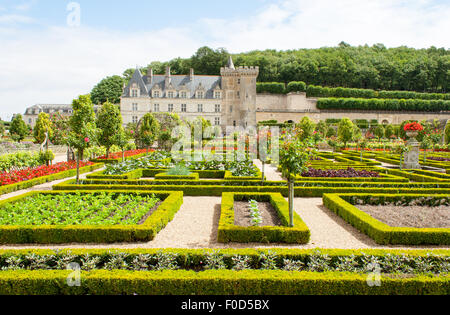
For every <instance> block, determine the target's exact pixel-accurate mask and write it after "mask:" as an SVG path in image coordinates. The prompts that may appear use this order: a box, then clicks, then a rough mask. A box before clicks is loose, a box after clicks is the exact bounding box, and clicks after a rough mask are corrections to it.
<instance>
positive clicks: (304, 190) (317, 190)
mask: <svg viewBox="0 0 450 315" xmlns="http://www.w3.org/2000/svg"><path fill="white" fill-rule="evenodd" d="M98 181H104V182H105V183H104V184H83V185H76V184H75V181H74V180H68V181H66V182H64V183H61V184H57V185H53V189H54V190H66V191H70V190H125V191H126V190H129V191H130V190H131V191H143V190H144V191H153V190H155V191H182V192H183V193H184V194H185V195H186V196H192V197H194V196H217V197H220V196H222V193H224V192H255V193H281V194H282V195H283V196H287V194H288V188H287V186H223V185H202V184H201V182H199V181H197V182H198V184H196V185H169V184H167V183H166V184H162V183H161V184H160V182H157V181H154V184H153V185H125V184H122V185H121V184H119V183H120V181H117V184H111V183H110V182H111V181H105V180H98ZM344 184H345V183H344ZM368 184H371V183H368ZM373 184H374V185H375V184H380V183H373ZM388 184H392V183H388ZM397 184H399V185H403V184H408V183H397ZM423 184H426V183H423ZM429 184H431V186H433V185H434V186H439V185H440V184H434V183H429ZM418 185H421V184H418ZM412 190H414V192H415V193H424V194H450V188H436V187H430V188H420V187H418V188H415V187H413V186H411V187H410V188H407V187H405V188H401V187H394V188H389V187H367V188H365V187H326V186H323V187H298V186H297V187H295V188H294V192H295V197H308V198H321V197H322V196H323V194H326V193H361V192H365V193H375V194H377V193H378V194H380V193H388V194H410V193H411V191H412Z"/></svg>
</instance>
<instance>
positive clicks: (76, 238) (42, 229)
mask: <svg viewBox="0 0 450 315" xmlns="http://www.w3.org/2000/svg"><path fill="white" fill-rule="evenodd" d="M76 192H77V193H85V194H92V193H94V194H99V193H102V192H105V193H122V194H144V195H150V194H155V195H156V196H158V197H160V198H164V201H163V202H162V203H161V205H160V206H159V207H158V209H157V210H156V211H154V212H153V213H152V215H151V216H150V217H148V219H147V220H146V221H145V222H144V223H143V224H141V225H131V226H119V225H117V226H106V225H105V226H101V225H100V226H89V225H73V226H46V225H40V226H13V225H2V226H0V244H64V243H114V242H145V241H151V240H153V239H154V238H155V236H156V234H157V233H158V232H159V231H161V230H162V229H163V228H164V227H165V226H166V225H167V223H168V222H170V221H171V220H172V219H173V217H174V215H175V214H176V213H177V212H178V210H179V209H180V207H181V205H182V203H183V193H182V192H180V191H177V192H167V191H151V192H130V191H127V190H108V191H101V190H99V191H95V192H92V191H86V190H77V191H76ZM73 193H75V192H74V191H32V192H29V193H25V194H22V195H20V196H16V197H12V198H9V199H5V200H1V201H0V207H1V206H2V205H3V204H6V203H11V202H17V201H19V200H21V199H23V198H26V197H30V196H34V195H37V194H46V195H49V194H53V195H56V194H73Z"/></svg>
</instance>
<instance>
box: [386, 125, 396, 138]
mask: <svg viewBox="0 0 450 315" xmlns="http://www.w3.org/2000/svg"><path fill="white" fill-rule="evenodd" d="M384 135H385V136H386V138H388V139H391V138H392V136H393V135H395V130H394V126H392V125H387V126H386V129H385V130H384Z"/></svg>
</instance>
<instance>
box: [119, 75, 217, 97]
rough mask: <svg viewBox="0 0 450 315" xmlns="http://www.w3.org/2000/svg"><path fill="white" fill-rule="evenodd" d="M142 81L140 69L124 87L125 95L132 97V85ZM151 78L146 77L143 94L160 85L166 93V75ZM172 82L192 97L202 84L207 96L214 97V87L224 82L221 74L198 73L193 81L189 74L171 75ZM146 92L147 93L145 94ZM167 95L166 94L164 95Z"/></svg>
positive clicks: (174, 86) (177, 89) (176, 87)
mask: <svg viewBox="0 0 450 315" xmlns="http://www.w3.org/2000/svg"><path fill="white" fill-rule="evenodd" d="M140 81H142V82H143V83H144V78H143V77H142V75H141V74H140V71H139V73H138V75H137V73H136V72H135V74H134V75H133V77H132V78H131V80H130V82H129V84H128V86H127V87H126V88H125V89H124V93H123V96H124V97H130V96H131V94H130V87H131V85H132V84H133V83H137V84H139V86H140ZM149 81H150V80H149V78H148V77H145V83H144V85H145V89H143V88H142V87H141V95H147V96H149V95H150V91H151V90H152V89H153V88H155V87H156V85H158V87H159V88H160V89H161V90H162V91H163V92H164V93H165V92H166V89H167V88H168V87H166V76H165V75H154V76H153V79H152V82H151V83H150V82H149ZM170 82H171V85H172V87H173V88H174V89H175V90H176V91H180V90H187V91H189V92H190V95H191V97H194V95H195V91H197V89H198V87H199V86H200V85H201V86H202V88H203V89H204V90H205V92H206V95H205V98H209V99H212V98H214V89H215V88H216V87H217V86H219V88H220V87H221V84H222V77H221V76H206V75H196V76H194V77H193V79H192V81H191V78H190V76H189V75H186V76H184V75H172V76H170ZM144 93H145V94H144ZM163 96H165V95H163Z"/></svg>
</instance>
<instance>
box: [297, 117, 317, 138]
mask: <svg viewBox="0 0 450 315" xmlns="http://www.w3.org/2000/svg"><path fill="white" fill-rule="evenodd" d="M299 128H300V129H301V130H302V131H303V132H302V133H301V135H300V140H305V139H307V138H310V137H312V135H313V133H314V130H315V129H316V124H315V123H314V122H313V121H312V120H311V119H310V118H309V117H308V116H305V117H303V118H302V119H301V120H300V124H299Z"/></svg>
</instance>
